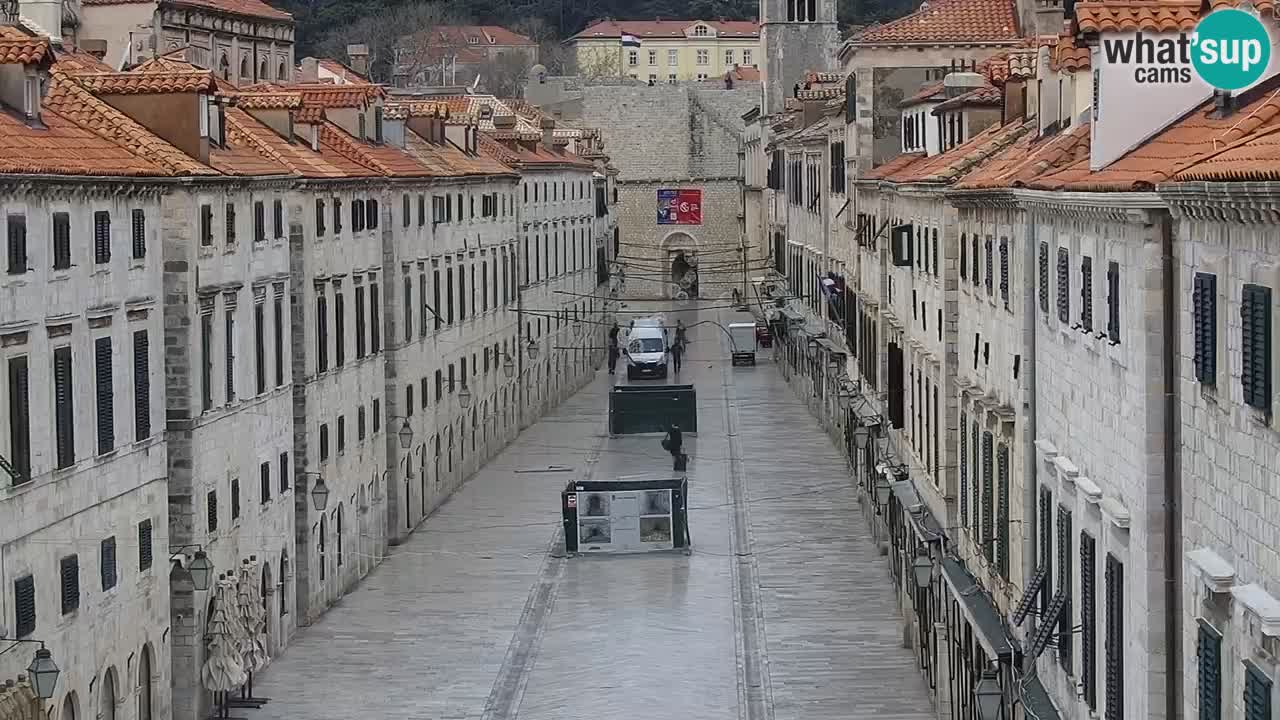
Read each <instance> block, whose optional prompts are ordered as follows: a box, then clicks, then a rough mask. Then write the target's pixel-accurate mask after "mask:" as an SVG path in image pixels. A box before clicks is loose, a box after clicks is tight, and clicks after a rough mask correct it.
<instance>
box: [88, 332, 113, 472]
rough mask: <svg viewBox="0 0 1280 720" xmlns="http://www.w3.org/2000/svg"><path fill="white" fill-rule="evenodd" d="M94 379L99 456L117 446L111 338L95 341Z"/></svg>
mask: <svg viewBox="0 0 1280 720" xmlns="http://www.w3.org/2000/svg"><path fill="white" fill-rule="evenodd" d="M93 362H94V379H95V392H96V395H97V397H96V402H95V409H96V411H97V421H98V454H99V455H103V454H106V453H109V452H111V451H112V450H114V449H115V446H116V428H115V394H114V392H113V390H114V388H113V383H112V371H111V338H109V337H101V338H98V339H96V340H94V341H93Z"/></svg>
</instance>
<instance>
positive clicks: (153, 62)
mask: <svg viewBox="0 0 1280 720" xmlns="http://www.w3.org/2000/svg"><path fill="white" fill-rule="evenodd" d="M194 70H200V68H198V67H196V66H195V65H193V64H191V63H189V62H187V49H186V48H178V49H177V50H173V51H171V52H167V53H165V54H164V55H160V56H158V57H154V58H148V59H146V60H143V61H142V62H140V63H138V64H137V65H135V66H134V67H133V71H134V72H147V73H149V72H191V71H194Z"/></svg>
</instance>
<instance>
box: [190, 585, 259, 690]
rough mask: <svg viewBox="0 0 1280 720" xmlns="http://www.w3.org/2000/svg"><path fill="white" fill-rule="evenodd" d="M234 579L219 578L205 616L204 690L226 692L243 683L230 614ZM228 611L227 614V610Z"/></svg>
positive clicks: (245, 676) (202, 676) (242, 671)
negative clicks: (206, 649)
mask: <svg viewBox="0 0 1280 720" xmlns="http://www.w3.org/2000/svg"><path fill="white" fill-rule="evenodd" d="M233 598H235V581H233V580H230V579H228V578H220V579H219V580H218V583H217V585H216V586H215V590H214V600H213V612H212V614H210V616H209V619H208V630H207V632H208V634H209V649H208V653H207V654H206V657H205V661H204V667H203V668H201V672H200V679H201V681H202V682H203V683H204V686H205V688H206V689H208V690H211V691H213V692H227V691H228V690H232V689H234V688H238V687H240V686H241V685H243V684H244V682H245V680H247V679H248V676H247V675H246V674H245V671H244V666H243V665H241V657H240V653H239V652H238V651H237V645H236V637H235V634H234V633H235V630H234V626H235V625H237V624H238V622H237V621H236V620H235V619H234V618H232V617H231V615H232V614H234V613H235V607H236V606H235V603H234V602H233ZM228 610H230V613H228Z"/></svg>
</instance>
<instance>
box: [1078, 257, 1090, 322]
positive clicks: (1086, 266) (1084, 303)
mask: <svg viewBox="0 0 1280 720" xmlns="http://www.w3.org/2000/svg"><path fill="white" fill-rule="evenodd" d="M1080 326H1081V328H1082V329H1083V330H1084V331H1085V332H1093V258H1091V257H1089V256H1088V255H1086V256H1084V257H1082V258H1080Z"/></svg>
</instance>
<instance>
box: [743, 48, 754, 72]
mask: <svg viewBox="0 0 1280 720" xmlns="http://www.w3.org/2000/svg"><path fill="white" fill-rule="evenodd" d="M742 64H743V65H747V66H749V67H755V65H753V64H752V62H751V51H750V50H748V49H745V48H744V49H743V51H742Z"/></svg>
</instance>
